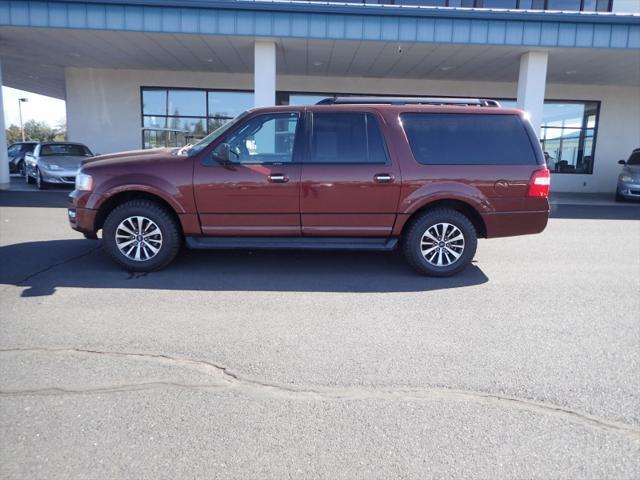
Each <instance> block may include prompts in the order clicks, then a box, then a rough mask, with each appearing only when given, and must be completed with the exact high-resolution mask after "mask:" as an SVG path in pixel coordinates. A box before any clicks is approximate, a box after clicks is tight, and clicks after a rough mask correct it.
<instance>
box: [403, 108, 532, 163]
mask: <svg viewBox="0 0 640 480" xmlns="http://www.w3.org/2000/svg"><path fill="white" fill-rule="evenodd" d="M401 120H402V125H403V128H404V131H405V133H406V134H407V138H408V139H409V144H410V145H411V150H412V152H413V156H414V157H415V159H416V160H417V161H418V163H422V164H424V165H443V164H448V165H522V164H535V163H536V158H535V154H534V151H533V148H532V146H531V142H530V141H529V136H528V134H527V132H526V130H525V128H524V125H523V124H522V120H521V119H520V118H519V117H518V116H516V115H485V114H472V115H464V114H449V113H446V114H445V113H405V114H403V115H401Z"/></svg>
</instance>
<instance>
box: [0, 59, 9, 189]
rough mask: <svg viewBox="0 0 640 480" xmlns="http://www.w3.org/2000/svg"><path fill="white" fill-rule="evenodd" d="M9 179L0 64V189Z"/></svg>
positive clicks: (0, 67)
mask: <svg viewBox="0 0 640 480" xmlns="http://www.w3.org/2000/svg"><path fill="white" fill-rule="evenodd" d="M10 181H11V180H10V178H9V157H8V156H7V134H6V130H5V128H4V102H3V100H2V65H0V190H7V189H8V188H9V182H10Z"/></svg>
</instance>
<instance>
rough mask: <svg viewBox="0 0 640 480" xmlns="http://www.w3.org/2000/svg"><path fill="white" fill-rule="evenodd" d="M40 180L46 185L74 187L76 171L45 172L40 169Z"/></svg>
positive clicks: (43, 169)
mask: <svg viewBox="0 0 640 480" xmlns="http://www.w3.org/2000/svg"><path fill="white" fill-rule="evenodd" d="M40 174H41V175H42V180H44V181H45V182H47V183H57V184H62V185H75V183H76V175H77V174H78V170H47V169H45V168H40Z"/></svg>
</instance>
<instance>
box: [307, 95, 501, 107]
mask: <svg viewBox="0 0 640 480" xmlns="http://www.w3.org/2000/svg"><path fill="white" fill-rule="evenodd" d="M354 104H357V105H362V104H385V105H411V104H413V105H458V106H468V107H498V108H499V107H500V103H499V102H498V101H497V100H489V99H485V98H446V97H355V96H354V97H330V98H325V99H322V100H320V101H319V102H318V103H316V105H354Z"/></svg>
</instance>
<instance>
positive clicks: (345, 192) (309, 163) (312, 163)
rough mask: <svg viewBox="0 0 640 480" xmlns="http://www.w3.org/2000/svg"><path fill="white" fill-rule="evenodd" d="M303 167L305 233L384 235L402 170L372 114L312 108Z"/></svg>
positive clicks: (392, 215)
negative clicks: (392, 157) (313, 110)
mask: <svg viewBox="0 0 640 480" xmlns="http://www.w3.org/2000/svg"><path fill="white" fill-rule="evenodd" d="M310 117H311V120H310V126H309V128H308V129H307V130H308V135H307V138H308V141H307V144H308V148H307V151H306V155H305V160H304V164H303V166H302V178H301V198H300V210H301V222H302V234H303V235H305V236H327V237H337V236H353V237H385V236H389V235H390V234H391V231H392V229H393V224H394V222H395V219H396V212H397V207H398V200H399V197H400V183H401V182H400V171H399V169H398V167H397V165H395V164H394V163H393V162H392V161H391V159H390V158H389V155H388V152H387V149H386V146H385V141H384V137H383V135H382V129H381V128H380V119H379V118H378V116H377V115H376V114H375V113H373V112H365V111H363V112H318V111H316V112H313V113H312V114H310Z"/></svg>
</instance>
